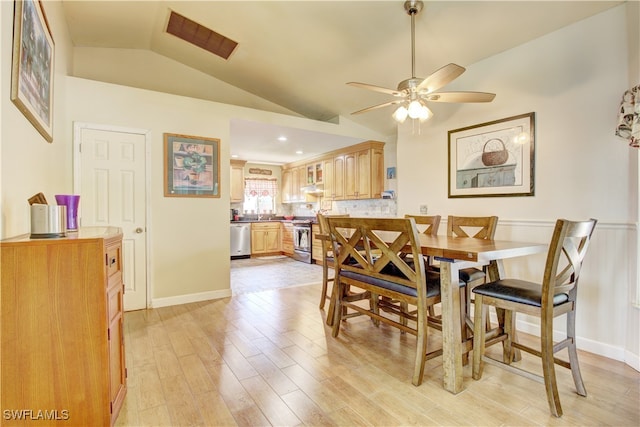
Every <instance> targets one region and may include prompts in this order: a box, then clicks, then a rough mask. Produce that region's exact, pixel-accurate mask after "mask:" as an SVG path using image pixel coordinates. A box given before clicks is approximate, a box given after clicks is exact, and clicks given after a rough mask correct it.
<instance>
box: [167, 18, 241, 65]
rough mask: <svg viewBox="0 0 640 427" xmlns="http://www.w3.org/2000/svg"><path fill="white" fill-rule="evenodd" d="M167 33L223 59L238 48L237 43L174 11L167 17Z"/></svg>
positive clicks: (227, 57)
mask: <svg viewBox="0 0 640 427" xmlns="http://www.w3.org/2000/svg"><path fill="white" fill-rule="evenodd" d="M167 33H169V34H173V35H174V36H176V37H178V38H180V39H182V40H184V41H186V42H188V43H191V44H193V45H195V46H198V47H200V48H202V49H204V50H207V51H209V52H211V53H213V54H214V55H217V56H219V57H221V58H224V59H229V56H230V55H231V53H233V51H234V49H235V48H236V46H238V43H237V42H234V41H233V40H231V39H229V38H227V37H225V36H223V35H222V34H218V33H216V32H215V31H213V30H211V29H209V28H207V27H205V26H203V25H200V24H198V23H197V22H195V21H192V20H191V19H189V18H186V17H184V16H182V15H180V14H178V13H176V12H174V11H171V15H170V16H169V23H168V24H167Z"/></svg>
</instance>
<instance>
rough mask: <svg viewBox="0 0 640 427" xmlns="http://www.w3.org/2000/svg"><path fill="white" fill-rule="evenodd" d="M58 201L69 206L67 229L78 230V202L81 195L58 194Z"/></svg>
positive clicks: (60, 204) (61, 204)
mask: <svg viewBox="0 0 640 427" xmlns="http://www.w3.org/2000/svg"><path fill="white" fill-rule="evenodd" d="M56 203H58V205H59V206H66V207H67V231H76V230H78V204H80V196H76V195H74V194H56Z"/></svg>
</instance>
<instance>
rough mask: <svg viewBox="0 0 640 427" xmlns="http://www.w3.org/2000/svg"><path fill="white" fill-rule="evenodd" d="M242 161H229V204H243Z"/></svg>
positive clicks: (243, 163) (243, 162)
mask: <svg viewBox="0 0 640 427" xmlns="http://www.w3.org/2000/svg"><path fill="white" fill-rule="evenodd" d="M246 163H247V162H246V161H244V160H231V191H230V194H231V203H239V202H244V165H245V164H246Z"/></svg>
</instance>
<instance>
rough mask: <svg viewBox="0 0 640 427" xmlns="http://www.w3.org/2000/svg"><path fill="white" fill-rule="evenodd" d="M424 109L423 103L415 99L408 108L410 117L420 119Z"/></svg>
mask: <svg viewBox="0 0 640 427" xmlns="http://www.w3.org/2000/svg"><path fill="white" fill-rule="evenodd" d="M422 107H424V105H422V103H421V102H420V101H418V100H417V99H414V100H413V101H411V103H409V108H408V113H409V117H411V118H412V119H417V118H419V117H420V114H421V110H422Z"/></svg>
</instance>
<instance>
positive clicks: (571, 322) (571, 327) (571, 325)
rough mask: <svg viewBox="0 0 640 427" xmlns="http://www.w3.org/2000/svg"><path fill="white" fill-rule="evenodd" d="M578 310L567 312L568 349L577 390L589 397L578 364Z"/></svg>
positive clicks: (581, 394)
mask: <svg viewBox="0 0 640 427" xmlns="http://www.w3.org/2000/svg"><path fill="white" fill-rule="evenodd" d="M575 331H576V312H575V310H573V311H570V312H569V313H567V338H569V339H571V343H570V344H569V347H568V348H567V350H568V351H569V364H570V365H571V375H572V376H573V382H574V384H575V385H576V391H577V392H578V394H579V395H580V396H584V397H587V389H586V388H585V387H584V382H582V375H581V374H580V365H579V364H578V351H577V349H576V333H575Z"/></svg>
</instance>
